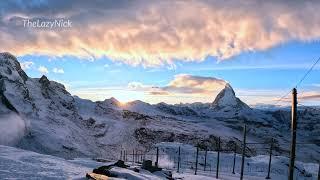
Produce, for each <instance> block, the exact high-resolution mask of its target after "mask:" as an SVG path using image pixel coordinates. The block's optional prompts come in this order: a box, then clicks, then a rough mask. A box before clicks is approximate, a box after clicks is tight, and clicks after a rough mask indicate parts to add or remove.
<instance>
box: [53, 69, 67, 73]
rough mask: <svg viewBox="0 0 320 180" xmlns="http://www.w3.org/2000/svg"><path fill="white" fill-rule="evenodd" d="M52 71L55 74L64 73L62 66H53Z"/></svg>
mask: <svg viewBox="0 0 320 180" xmlns="http://www.w3.org/2000/svg"><path fill="white" fill-rule="evenodd" d="M52 72H54V73H56V74H64V70H63V69H62V68H53V69H52Z"/></svg>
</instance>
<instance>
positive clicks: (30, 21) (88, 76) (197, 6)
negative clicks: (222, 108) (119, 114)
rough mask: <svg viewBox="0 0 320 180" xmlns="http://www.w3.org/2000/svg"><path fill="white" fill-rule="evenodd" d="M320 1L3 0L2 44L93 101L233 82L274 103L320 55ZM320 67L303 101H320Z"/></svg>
mask: <svg viewBox="0 0 320 180" xmlns="http://www.w3.org/2000/svg"><path fill="white" fill-rule="evenodd" d="M319 8H320V2H319V1H312V0H307V1H290V2H288V1H284V0H279V1H273V0H271V1H263V2H261V1H258V0H248V1H236V0H229V1H218V0H210V1H209V0H199V1H192V0H191V1H183V0H176V1H167V0H164V1H146V0H132V1H126V0H120V1H108V0H107V1H99V0H93V1H90V2H89V1H84V0H83V1H82V0H78V1H60V0H57V1H46V0H32V1H27V2H24V1H15V0H12V1H6V0H4V1H1V2H0V42H1V43H0V50H1V51H3V52H4V51H8V52H10V53H12V54H14V55H16V56H17V57H18V60H19V61H20V63H21V65H22V68H23V69H24V70H25V71H26V72H27V74H28V75H29V76H30V77H41V76H42V75H46V76H47V77H48V78H49V79H50V80H54V81H57V82H60V83H62V84H64V85H65V87H66V88H67V90H68V91H69V92H70V93H71V94H73V95H77V96H79V97H81V98H86V99H91V100H94V101H96V100H104V99H106V98H110V97H115V98H116V99H118V100H119V101H121V102H128V101H133V100H142V101H145V102H149V103H158V102H166V103H170V104H175V103H192V102H212V101H213V100H214V98H215V96H216V95H217V94H218V93H219V92H220V91H221V89H223V88H224V87H225V84H226V83H229V84H230V85H231V86H232V87H233V88H234V90H235V93H236V95H237V96H238V97H239V98H240V99H241V100H243V101H244V102H246V103H248V104H250V105H264V104H270V105H274V104H278V103H279V101H278V100H279V98H280V97H282V96H283V95H285V94H287V92H289V91H290V90H291V89H292V88H293V87H294V86H295V85H296V84H297V83H298V82H299V80H300V79H301V78H302V77H303V76H304V74H305V73H306V72H307V71H308V70H309V69H310V67H311V66H312V64H313V63H314V62H315V61H316V60H317V59H318V58H319V56H320V41H319V40H320V23H319V22H320V14H319V13H317V9H319ZM59 21H61V22H64V26H63V27H62V26H57V25H56V26H54V25H53V24H54V23H56V22H59ZM39 24H42V25H40V26H39ZM51 25H52V26H51ZM319 75H320V65H319V64H318V65H316V66H315V67H314V69H313V70H312V71H311V72H310V74H308V76H307V77H306V78H305V79H304V81H303V82H302V83H301V84H299V86H298V87H297V89H298V97H299V103H300V104H305V105H319V102H320V101H319V100H320V91H319V90H320V78H319V77H320V76H319ZM279 104H280V105H288V104H290V94H289V95H288V96H286V97H285V98H283V99H282V100H281V101H280V103H279Z"/></svg>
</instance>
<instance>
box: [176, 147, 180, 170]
mask: <svg viewBox="0 0 320 180" xmlns="http://www.w3.org/2000/svg"><path fill="white" fill-rule="evenodd" d="M180 160H181V157H180V146H179V150H178V170H177V172H179V171H180Z"/></svg>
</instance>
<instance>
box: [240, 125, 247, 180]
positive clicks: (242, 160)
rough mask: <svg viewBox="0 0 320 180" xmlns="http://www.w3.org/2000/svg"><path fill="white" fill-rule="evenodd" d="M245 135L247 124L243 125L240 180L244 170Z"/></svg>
mask: <svg viewBox="0 0 320 180" xmlns="http://www.w3.org/2000/svg"><path fill="white" fill-rule="evenodd" d="M246 136H247V126H246V125H244V127H243V142H242V159H241V173H240V180H242V179H243V171H244V158H245V157H244V156H245V154H246Z"/></svg>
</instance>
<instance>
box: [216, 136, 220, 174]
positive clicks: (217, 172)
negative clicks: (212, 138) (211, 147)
mask: <svg viewBox="0 0 320 180" xmlns="http://www.w3.org/2000/svg"><path fill="white" fill-rule="evenodd" d="M219 164H220V137H219V138H218V155H217V169H216V179H218V178H219Z"/></svg>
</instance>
